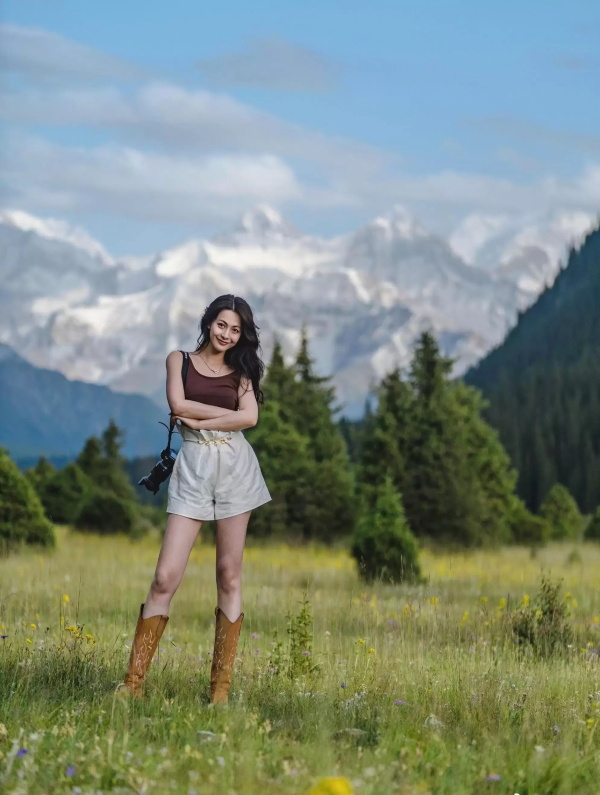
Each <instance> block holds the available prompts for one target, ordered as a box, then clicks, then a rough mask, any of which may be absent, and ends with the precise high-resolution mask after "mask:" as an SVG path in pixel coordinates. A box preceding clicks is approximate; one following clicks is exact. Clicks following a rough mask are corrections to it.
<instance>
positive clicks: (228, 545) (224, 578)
mask: <svg viewBox="0 0 600 795" xmlns="http://www.w3.org/2000/svg"><path fill="white" fill-rule="evenodd" d="M251 513H252V511H246V513H240V514H238V515H237V516H230V517H229V518H228V519H217V567H216V574H217V606H218V607H220V608H221V610H222V611H223V612H224V613H225V615H226V616H227V618H228V619H229V620H230V621H235V620H236V619H237V618H238V617H239V615H240V613H241V612H242V559H243V556H244V545H245V543H246V529H247V527H248V521H249V519H250V514H251Z"/></svg>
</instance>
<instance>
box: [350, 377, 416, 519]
mask: <svg viewBox="0 0 600 795" xmlns="http://www.w3.org/2000/svg"><path fill="white" fill-rule="evenodd" d="M377 397H378V407H377V411H376V412H375V413H370V414H369V415H367V417H366V418H365V424H364V428H363V431H362V434H361V438H360V459H359V462H360V463H359V468H358V481H359V484H360V490H361V494H362V496H363V498H364V499H365V500H366V503H367V504H368V505H371V506H372V505H373V504H374V502H375V500H376V493H377V487H378V486H379V485H380V484H381V482H382V480H383V479H384V478H385V476H386V475H389V476H390V477H391V479H392V483H393V484H394V486H395V487H396V488H397V489H398V490H399V491H402V490H403V489H404V486H405V482H406V456H407V449H408V427H409V416H410V408H411V403H412V395H411V391H410V388H409V386H408V385H407V384H406V383H405V382H404V381H402V379H401V377H400V370H398V369H396V370H394V371H393V372H391V373H389V374H388V375H386V376H385V377H384V378H383V380H382V381H381V383H380V385H379V388H378V390H377Z"/></svg>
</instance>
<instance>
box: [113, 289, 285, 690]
mask: <svg viewBox="0 0 600 795" xmlns="http://www.w3.org/2000/svg"><path fill="white" fill-rule="evenodd" d="M259 350H260V344H259V339H258V332H257V326H256V325H255V323H254V318H253V316H252V310H251V309H250V307H249V306H248V304H247V303H246V301H244V300H243V299H242V298H237V297H235V296H233V295H222V296H220V297H219V298H217V299H215V300H214V301H213V302H212V304H210V306H208V307H207V308H206V310H205V312H204V315H203V316H202V319H201V321H200V337H199V338H198V347H197V348H196V350H195V351H194V352H193V353H190V354H189V367H188V372H187V376H186V379H185V384H184V383H182V379H181V368H182V361H183V354H182V353H181V351H172V352H171V353H170V354H169V355H168V356H167V400H168V401H169V406H170V407H171V418H172V419H171V421H172V422H176V423H177V425H178V426H179V430H180V433H181V436H182V440H183V441H182V445H181V449H180V451H179V453H178V455H177V459H176V461H175V466H174V468H173V472H172V474H171V481H170V483H169V497H168V505H167V513H168V515H169V516H168V520H167V529H166V531H165V536H164V540H163V543H162V547H161V550H160V554H159V556H158V562H157V565H156V572H155V574H154V579H153V580H152V584H151V586H150V590H149V592H148V596H147V597H146V601H145V602H144V603H143V604H142V605H141V607H140V613H139V616H138V621H137V626H136V630H135V637H134V640H133V645H132V647H131V655H130V658H129V667H128V670H127V674H126V676H125V680H124V682H123V683H122V684H121V685H120V687H119V692H121V693H124V694H133V695H136V696H140V695H141V690H142V683H143V680H144V676H145V674H146V671H147V670H148V667H149V665H150V661H151V660H152V657H153V655H154V652H155V650H156V647H157V645H158V642H159V640H160V637H161V635H162V633H163V631H164V629H165V627H166V625H167V622H168V620H169V616H168V613H169V606H170V604H171V599H172V598H173V596H174V594H175V591H176V590H177V588H178V586H179V583H180V582H181V580H182V578H183V573H184V571H185V568H186V566H187V562H188V558H189V556H190V552H191V550H192V546H193V545H194V541H195V540H196V536H197V535H198V532H199V530H200V527H201V525H202V522H206V521H210V520H213V519H214V520H216V554H217V561H216V579H217V607H216V608H215V617H216V627H215V645H214V652H213V658H212V668H211V678H210V700H211V703H227V700H228V694H229V687H230V684H231V671H232V668H233V663H234V660H235V655H236V651H237V645H238V639H239V635H240V630H241V626H242V621H243V619H244V614H243V613H242V612H241V572H242V556H243V552H244V544H245V540H246V528H247V526H248V520H249V519H250V514H251V512H252V509H253V508H257V507H258V506H259V505H263V504H264V503H266V502H268V501H269V500H270V499H271V496H270V494H269V491H268V489H267V486H266V484H265V481H264V479H263V476H262V473H261V470H260V467H259V464H258V461H257V459H256V455H255V454H254V451H253V449H252V447H251V446H250V444H249V443H248V442H247V441H246V439H245V438H244V435H243V433H242V431H243V429H244V428H251V427H252V426H253V425H256V421H257V418H258V403H260V402H262V390H261V389H260V379H261V378H262V375H263V372H264V365H263V363H262V361H261V360H260V358H259V355H258V354H259Z"/></svg>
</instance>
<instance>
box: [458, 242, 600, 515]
mask: <svg viewBox="0 0 600 795" xmlns="http://www.w3.org/2000/svg"><path fill="white" fill-rule="evenodd" d="M465 380H466V381H467V383H469V384H472V385H474V386H476V387H479V388H480V389H481V390H482V391H483V393H484V395H485V397H486V398H487V399H488V400H489V401H490V406H489V408H488V409H487V412H486V417H487V419H488V420H489V421H490V422H491V424H492V425H494V426H495V427H496V428H497V429H498V431H499V433H500V437H501V439H502V441H503V443H504V445H505V447H506V449H507V450H508V452H509V454H510V456H511V458H512V461H513V463H514V465H515V467H516V469H517V470H518V472H519V481H518V491H519V493H520V494H521V496H522V497H523V498H524V499H525V501H526V503H527V505H528V506H529V507H530V508H533V509H536V508H537V507H538V506H539V504H540V503H541V501H542V500H543V499H544V496H545V495H546V493H547V492H548V491H549V489H550V488H551V487H552V485H553V484H554V483H555V482H560V483H562V484H564V485H565V486H567V487H568V489H569V490H570V492H571V493H572V494H573V495H574V497H575V498H576V499H577V501H578V503H579V506H580V508H581V509H582V510H584V511H590V510H592V509H593V508H595V507H596V506H597V505H598V504H599V503H600V229H596V230H595V231H594V232H592V233H590V235H588V237H587V238H586V240H585V241H584V243H583V245H582V246H581V248H580V249H579V250H576V251H571V253H570V256H569V259H568V262H567V265H566V267H565V268H564V269H563V270H562V271H561V272H560V273H559V275H558V276H557V278H556V280H555V282H554V284H553V285H552V286H551V287H549V288H547V289H546V290H545V292H544V293H542V295H541V296H540V297H539V299H538V301H537V302H536V303H535V304H534V305H533V306H532V307H531V308H530V309H529V310H528V311H527V312H525V313H523V314H522V315H521V316H520V318H519V322H518V324H517V326H516V327H515V328H514V329H513V330H512V331H511V332H510V333H509V335H508V336H507V338H506V340H505V341H504V343H503V344H502V345H501V346H499V347H498V348H497V349H495V350H494V351H492V353H490V354H489V355H488V356H487V357H486V358H485V359H483V360H482V361H481V362H480V363H479V365H478V366H477V367H475V368H473V369H471V370H470V371H469V372H468V373H467V374H466V376H465Z"/></svg>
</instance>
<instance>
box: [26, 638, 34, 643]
mask: <svg viewBox="0 0 600 795" xmlns="http://www.w3.org/2000/svg"><path fill="white" fill-rule="evenodd" d="M25 643H33V641H32V640H31V638H26V639H25Z"/></svg>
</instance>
